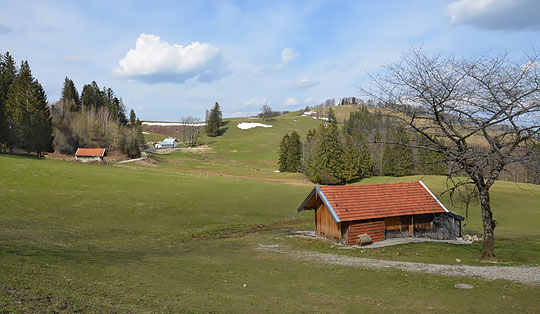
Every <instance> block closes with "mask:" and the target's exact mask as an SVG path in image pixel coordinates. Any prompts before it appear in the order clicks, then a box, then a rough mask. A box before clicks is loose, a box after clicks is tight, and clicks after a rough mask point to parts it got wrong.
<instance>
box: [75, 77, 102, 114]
mask: <svg viewBox="0 0 540 314" xmlns="http://www.w3.org/2000/svg"><path fill="white" fill-rule="evenodd" d="M104 99H105V95H104V93H103V92H102V91H101V90H100V89H99V86H98V84H97V83H96V81H92V83H90V84H86V85H84V87H83V90H82V93H81V103H82V106H83V107H84V108H85V109H89V108H92V109H98V108H100V107H102V106H103V104H104V102H105V101H104Z"/></svg>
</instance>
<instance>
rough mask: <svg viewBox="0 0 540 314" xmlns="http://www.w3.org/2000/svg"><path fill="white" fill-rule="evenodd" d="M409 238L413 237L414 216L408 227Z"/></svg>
mask: <svg viewBox="0 0 540 314" xmlns="http://www.w3.org/2000/svg"><path fill="white" fill-rule="evenodd" d="M409 236H411V237H414V215H412V216H411V224H410V225H409Z"/></svg>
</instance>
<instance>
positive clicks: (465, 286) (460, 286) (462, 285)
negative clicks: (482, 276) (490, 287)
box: [454, 283, 474, 289]
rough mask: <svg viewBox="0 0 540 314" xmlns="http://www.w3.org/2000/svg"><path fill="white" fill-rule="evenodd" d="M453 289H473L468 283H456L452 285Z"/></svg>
mask: <svg viewBox="0 0 540 314" xmlns="http://www.w3.org/2000/svg"><path fill="white" fill-rule="evenodd" d="M454 287H455V288H457V289H472V288H474V286H473V285H469V284H468V283H456V284H455V285H454Z"/></svg>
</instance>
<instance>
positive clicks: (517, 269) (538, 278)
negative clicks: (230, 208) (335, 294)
mask: <svg viewBox="0 0 540 314" xmlns="http://www.w3.org/2000/svg"><path fill="white" fill-rule="evenodd" d="M257 249H259V250H264V251H270V252H275V253H280V254H284V255H286V256H288V257H290V258H293V259H297V260H302V261H306V262H313V263H319V264H327V265H339V266H348V267H360V268H375V269H398V270H402V271H407V272H414V273H422V274H433V275H444V276H453V277H478V278H482V279H487V280H499V279H503V280H509V281H513V282H518V283H522V284H529V285H540V267H539V266H471V265H441V264H424V263H413V262H399V261H388V260H378V259H372V258H362V257H351V256H342V255H335V254H328V253H319V252H311V251H297V250H292V249H291V248H289V247H287V246H283V245H279V244H270V245H265V244H259V246H258V248H257Z"/></svg>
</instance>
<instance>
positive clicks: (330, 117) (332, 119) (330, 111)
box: [328, 107, 337, 123]
mask: <svg viewBox="0 0 540 314" xmlns="http://www.w3.org/2000/svg"><path fill="white" fill-rule="evenodd" d="M328 122H331V123H337V119H336V114H335V113H334V109H332V107H330V109H328Z"/></svg>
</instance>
